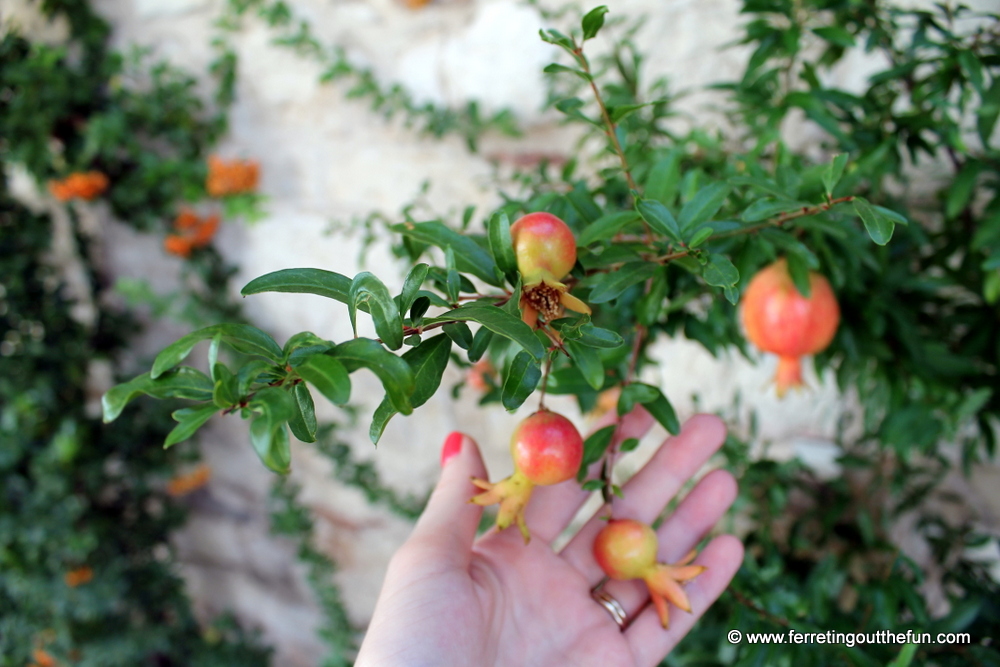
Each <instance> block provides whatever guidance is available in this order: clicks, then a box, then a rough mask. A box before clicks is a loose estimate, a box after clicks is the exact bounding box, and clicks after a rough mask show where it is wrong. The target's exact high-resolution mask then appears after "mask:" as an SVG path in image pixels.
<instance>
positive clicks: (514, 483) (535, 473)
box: [471, 410, 583, 543]
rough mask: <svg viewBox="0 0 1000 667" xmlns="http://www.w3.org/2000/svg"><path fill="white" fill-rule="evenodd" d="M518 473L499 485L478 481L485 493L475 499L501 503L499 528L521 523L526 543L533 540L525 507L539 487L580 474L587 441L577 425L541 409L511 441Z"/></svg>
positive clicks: (498, 483)
mask: <svg viewBox="0 0 1000 667" xmlns="http://www.w3.org/2000/svg"><path fill="white" fill-rule="evenodd" d="M510 454H511V456H512V457H513V459H514V474H513V475H511V476H510V477H508V478H507V479H504V480H502V481H500V482H497V483H496V484H491V483H490V482H488V481H487V480H483V479H474V480H472V483H473V484H475V485H476V486H478V487H479V488H480V489H483V490H484V492H483V493H480V494H479V495H477V496H474V497H473V498H472V500H471V502H474V503H476V504H477V505H493V504H495V503H500V511H499V513H498V514H497V528H499V529H501V530H503V529H504V528H506V527H507V526H509V525H510V524H511V523H514V522H517V526H518V528H519V529H520V530H521V534H522V535H523V536H524V541H525V543H527V542H528V541H530V540H531V534H530V533H529V532H528V526H527V524H526V523H525V520H524V508H525V507H526V506H527V504H528V500H530V499H531V492H532V490H533V489H534V488H535V486H536V485H537V486H548V485H550V484H558V483H559V482H565V481H566V480H568V479H571V478H572V477H573V476H574V475H576V472H577V470H579V469H580V463H581V461H582V460H583V438H581V437H580V432H579V431H577V430H576V427H575V426H573V422H571V421H570V420H568V419H566V418H565V417H563V416H562V415H560V414H556V413H555V412H550V411H548V410H539V411H538V412H536V413H534V414H533V415H531V416H529V417H528V418H526V419H524V420H523V421H522V422H521V423H520V424H518V426H517V428H516V429H514V434H513V435H512V436H511V439H510Z"/></svg>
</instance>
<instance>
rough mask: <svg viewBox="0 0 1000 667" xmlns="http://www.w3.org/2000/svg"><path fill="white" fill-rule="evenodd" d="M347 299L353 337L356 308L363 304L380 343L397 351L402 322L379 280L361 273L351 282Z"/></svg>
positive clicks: (391, 299) (393, 302)
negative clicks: (370, 317)
mask: <svg viewBox="0 0 1000 667" xmlns="http://www.w3.org/2000/svg"><path fill="white" fill-rule="evenodd" d="M349 298H350V301H349V302H348V304H347V305H348V310H349V311H350V316H351V327H352V328H353V329H354V335H355V336H357V334H358V327H357V311H356V308H357V306H358V305H359V304H362V303H364V304H367V306H368V311H369V312H370V313H371V316H372V321H373V322H374V323H375V332H376V333H377V334H378V336H379V338H381V339H382V343H383V344H384V345H385V346H386V347H388V348H389V349H390V350H398V349H399V348H401V347H402V346H403V320H402V318H401V317H400V315H399V307H398V306H397V305H396V301H395V300H394V299H393V298H392V296H391V295H390V294H389V290H388V288H387V287H386V286H385V285H384V284H383V283H382V281H381V280H379V279H378V278H377V277H376V276H375V275H374V274H372V273H369V272H368V271H362V272H361V273H359V274H358V275H356V276H355V277H354V280H353V281H352V282H351V290H350V294H349Z"/></svg>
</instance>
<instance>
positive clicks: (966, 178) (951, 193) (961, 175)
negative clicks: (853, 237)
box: [883, 161, 982, 245]
mask: <svg viewBox="0 0 1000 667" xmlns="http://www.w3.org/2000/svg"><path fill="white" fill-rule="evenodd" d="M981 170H982V165H981V164H980V163H978V162H974V161H969V162H966V163H965V165H964V166H963V167H962V171H960V172H958V175H957V176H955V179H954V180H953V181H952V182H951V184H950V185H949V186H948V197H947V198H946V199H945V205H944V214H945V217H947V218H948V219H949V220H954V219H955V218H957V217H958V216H959V214H960V213H961V212H962V211H964V210H965V208H966V207H967V206H968V205H969V202H970V201H971V200H972V193H973V192H974V190H975V187H976V180H977V179H978V177H979V172H980V171H981ZM883 245H884V244H883Z"/></svg>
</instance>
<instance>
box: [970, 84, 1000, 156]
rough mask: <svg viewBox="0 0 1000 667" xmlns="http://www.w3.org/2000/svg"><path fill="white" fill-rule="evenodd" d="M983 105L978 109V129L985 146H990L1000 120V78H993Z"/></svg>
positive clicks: (983, 98)
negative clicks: (999, 119) (994, 130)
mask: <svg viewBox="0 0 1000 667" xmlns="http://www.w3.org/2000/svg"><path fill="white" fill-rule="evenodd" d="M982 101H983V103H982V105H981V106H980V107H979V108H978V109H976V129H977V130H978V131H979V139H980V140H981V141H982V142H983V145H984V146H987V145H989V143H990V138H991V137H992V136H993V129H994V128H995V127H996V124H997V119H998V118H1000V76H998V77H994V78H993V83H992V84H991V85H990V88H989V90H987V91H986V92H985V93H983V94H982Z"/></svg>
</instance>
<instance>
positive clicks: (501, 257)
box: [486, 211, 517, 280]
mask: <svg viewBox="0 0 1000 667" xmlns="http://www.w3.org/2000/svg"><path fill="white" fill-rule="evenodd" d="M486 226H487V233H488V238H489V241H490V252H492V253H493V259H494V260H495V261H496V263H497V267H498V268H499V269H500V271H501V272H502V273H503V274H504V275H505V276H513V275H514V274H516V273H517V256H516V255H515V254H514V241H513V240H512V239H511V236H510V218H508V217H507V214H506V213H504V212H503V211H498V212H496V213H494V214H493V215H492V217H490V219H489V222H488V223H487V224H486ZM515 280H516V278H515Z"/></svg>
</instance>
